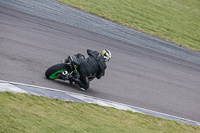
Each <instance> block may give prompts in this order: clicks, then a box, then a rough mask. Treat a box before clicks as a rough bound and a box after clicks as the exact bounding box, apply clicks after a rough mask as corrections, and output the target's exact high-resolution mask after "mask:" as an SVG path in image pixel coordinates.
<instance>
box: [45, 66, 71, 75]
mask: <svg viewBox="0 0 200 133" xmlns="http://www.w3.org/2000/svg"><path fill="white" fill-rule="evenodd" d="M63 71H69V66H68V65H67V64H64V63H60V64H56V65H53V66H51V67H49V68H48V69H47V70H46V72H45V76H46V78H47V79H58V76H59V74H60V73H61V72H63Z"/></svg>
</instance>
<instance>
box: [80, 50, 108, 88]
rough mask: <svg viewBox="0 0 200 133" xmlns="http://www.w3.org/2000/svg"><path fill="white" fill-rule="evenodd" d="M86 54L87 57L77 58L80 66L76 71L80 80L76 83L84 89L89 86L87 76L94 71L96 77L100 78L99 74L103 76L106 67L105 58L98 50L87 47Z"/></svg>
mask: <svg viewBox="0 0 200 133" xmlns="http://www.w3.org/2000/svg"><path fill="white" fill-rule="evenodd" d="M87 54H88V55H89V56H88V57H87V58H85V59H80V60H79V61H80V66H79V68H78V71H79V74H80V82H78V83H77V84H78V85H79V86H80V87H82V88H85V89H88V88H89V81H88V76H90V75H94V74H95V73H96V77H97V79H100V78H101V76H104V74H105V69H106V68H107V66H106V63H105V59H104V58H103V56H102V55H101V54H100V53H99V52H97V51H92V50H89V49H87Z"/></svg>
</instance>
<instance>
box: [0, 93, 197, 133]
mask: <svg viewBox="0 0 200 133" xmlns="http://www.w3.org/2000/svg"><path fill="white" fill-rule="evenodd" d="M0 114H1V115H0V132H3V133H11V132H15V133H23V132H26V133H29V132H30V133H31V132H33V133H35V132H41V133H51V132H52V133H55V132H59V133H64V132H68V133H75V132H81V133H83V132H92V133H94V132H95V133H98V132H102V133H105V132H106V133H107V132H110V133H118V132H119V133H122V132H126V133H128V132H130V133H133V132H139V133H141V132H148V133H149V132H153V133H154V132H174V133H184V132H191V133H200V127H195V126H191V125H187V124H183V123H180V122H176V121H170V120H164V119H161V118H156V117H153V116H149V115H144V114H140V113H134V112H131V111H123V110H117V109H114V108H109V107H103V106H99V105H96V104H86V103H76V102H65V101H61V100H58V99H50V98H46V97H41V96H40V97H39V96H33V95H28V94H15V93H11V92H1V93H0Z"/></svg>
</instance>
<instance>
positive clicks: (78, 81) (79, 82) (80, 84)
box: [72, 77, 86, 90]
mask: <svg viewBox="0 0 200 133" xmlns="http://www.w3.org/2000/svg"><path fill="white" fill-rule="evenodd" d="M72 79H73V81H74V82H75V83H76V84H78V85H79V86H80V87H81V90H86V89H85V88H83V87H84V84H83V83H82V82H81V81H80V80H79V79H76V78H74V77H73V78H72Z"/></svg>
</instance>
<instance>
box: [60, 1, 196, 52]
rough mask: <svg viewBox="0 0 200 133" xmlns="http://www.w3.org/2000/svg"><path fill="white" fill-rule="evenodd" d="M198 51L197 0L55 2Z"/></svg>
mask: <svg viewBox="0 0 200 133" xmlns="http://www.w3.org/2000/svg"><path fill="white" fill-rule="evenodd" d="M58 1H60V2H63V3H66V4H68V5H70V6H73V7H77V8H79V9H82V10H84V11H87V12H90V13H92V14H95V15H98V16H101V17H103V18H106V19H109V20H111V21H114V22H117V23H120V24H122V25H125V26H128V27H130V28H133V29H136V30H139V31H142V32H145V33H148V34H150V35H153V36H156V37H158V38H162V39H164V40H167V41H170V42H173V43H176V44H178V45H180V46H183V47H186V48H189V49H192V50H195V51H199V52H200V1H199V0H58Z"/></svg>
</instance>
